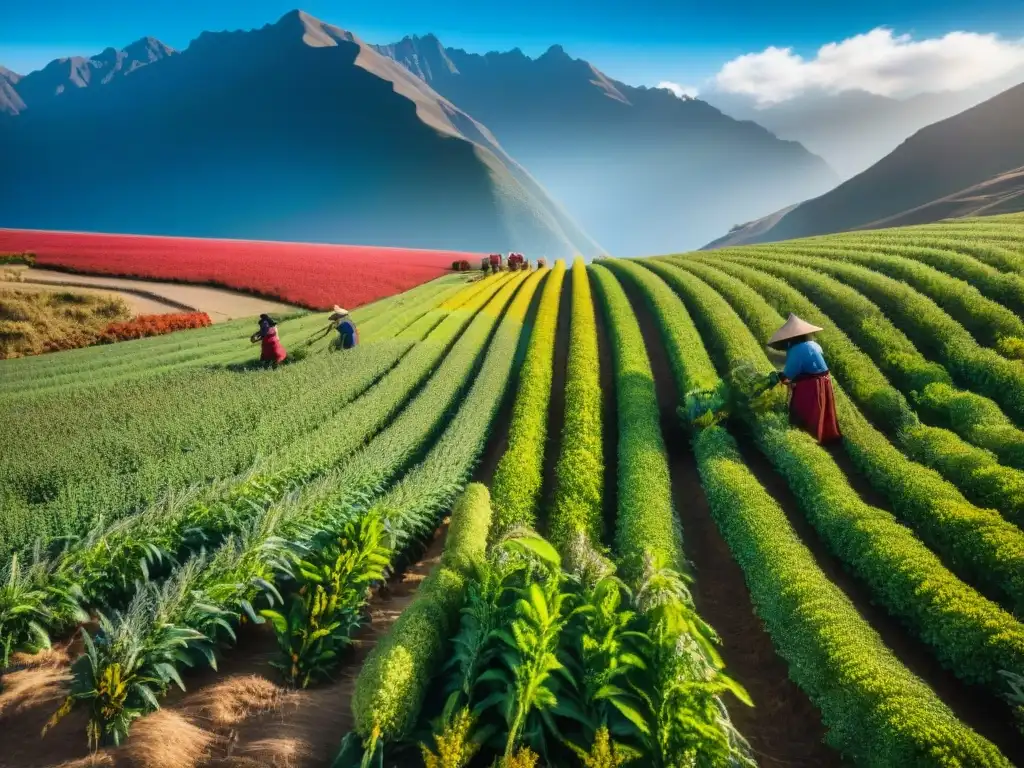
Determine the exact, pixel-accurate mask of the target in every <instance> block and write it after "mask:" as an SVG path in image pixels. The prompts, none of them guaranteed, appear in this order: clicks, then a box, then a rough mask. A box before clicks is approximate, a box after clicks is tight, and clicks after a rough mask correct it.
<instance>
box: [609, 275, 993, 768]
mask: <svg viewBox="0 0 1024 768" xmlns="http://www.w3.org/2000/svg"><path fill="white" fill-rule="evenodd" d="M616 271H617V272H618V274H620V275H621V276H622V277H623V278H624V279H628V280H630V281H631V282H632V283H633V284H634V285H635V286H636V288H637V290H638V291H639V292H640V293H641V294H642V295H643V297H644V300H645V302H646V303H647V305H648V306H649V307H650V309H651V311H652V313H653V315H654V317H655V319H656V321H657V324H658V327H659V329H660V332H661V338H662V342H663V344H664V346H665V350H666V353H667V354H668V357H669V360H670V361H671V364H672V372H673V378H674V380H675V384H676V390H677V397H678V400H679V402H681V403H684V404H685V403H686V400H687V398H688V397H692V394H691V393H693V392H696V391H714V390H720V389H722V388H723V387H724V382H722V380H721V379H719V377H718V374H717V372H716V371H715V368H714V365H713V363H712V361H711V358H710V357H709V355H708V353H707V350H706V349H705V347H704V344H703V342H702V341H701V338H700V334H699V333H698V332H697V328H696V326H695V325H694V324H693V320H692V319H691V317H690V315H689V313H688V312H687V310H686V307H685V305H684V304H683V302H682V301H681V300H680V298H679V297H678V296H677V295H676V294H675V293H674V292H673V291H672V289H671V288H670V287H669V286H668V285H667V284H666V283H665V282H664V281H663V280H662V279H661V278H659V277H658V276H657V275H655V274H653V273H650V272H648V271H646V270H644V269H642V268H640V267H638V266H636V265H634V264H629V263H626V264H624V265H622V266H621V267H619V268H618V269H617V270H616ZM680 413H681V418H682V421H683V423H684V425H685V426H686V427H687V428H688V429H689V430H691V433H692V434H693V446H694V453H695V455H696V459H697V468H698V471H699V472H700V476H701V481H702V484H703V485H704V489H705V493H706V494H707V497H708V503H709V506H710V509H711V514H712V516H713V518H714V520H715V522H716V524H717V526H718V528H719V530H720V531H721V533H722V537H723V538H724V539H725V541H726V544H727V545H728V546H729V549H730V551H731V552H732V553H733V556H734V557H735V558H736V560H737V562H738V563H739V565H740V567H741V569H742V570H743V574H744V578H745V580H746V583H747V587H748V589H749V590H750V594H751V598H752V600H753V602H754V606H755V609H756V611H757V613H758V615H759V616H760V617H761V619H762V620H763V621H764V622H765V625H766V628H767V630H768V633H769V635H770V636H771V638H772V642H773V645H774V646H775V648H776V650H777V651H778V652H779V654H780V655H781V656H782V657H783V658H784V659H785V660H786V661H787V662H788V664H789V668H790V674H791V676H792V677H793V679H794V681H795V682H796V683H797V684H798V685H799V686H800V688H801V689H802V690H803V691H804V692H806V693H807V695H808V696H809V697H810V699H811V701H812V702H813V703H814V704H815V706H816V707H818V709H819V710H820V711H821V713H822V718H823V721H824V723H825V725H826V726H827V727H828V729H829V730H828V735H827V737H826V739H827V741H828V743H829V744H830V745H831V746H832V747H834V748H835V749H837V750H838V751H839V752H840V753H841V754H842V755H843V756H844V757H846V758H847V759H849V760H851V761H852V762H854V763H855V764H857V765H876V764H880V763H885V762H892V763H894V764H896V763H898V764H899V765H908V766H911V765H931V764H932V754H933V752H932V750H933V749H934V747H935V746H936V745H937V744H938V745H942V747H943V748H946V749H948V750H949V752H947V753H946V754H948V755H949V756H950V757H951V758H953V759H958V760H960V762H961V763H966V764H976V765H1006V762H1005V761H1004V760H1002V759H1001V758H1000V756H999V755H998V752H997V751H995V750H994V749H993V748H992V747H991V745H989V744H987V743H986V742H985V741H984V740H983V739H981V738H979V737H978V735H977V734H976V733H974V732H973V731H971V730H970V729H969V728H967V727H966V726H964V724H963V723H961V722H960V721H959V720H957V719H956V717H955V716H954V714H953V713H952V712H951V711H950V710H949V708H948V707H946V706H945V705H944V704H943V703H942V701H941V700H939V699H938V697H937V696H936V695H935V693H934V691H932V690H931V688H929V687H928V686H927V685H926V684H925V683H923V682H922V681H921V680H920V679H918V678H917V677H915V676H914V675H913V674H912V673H911V672H910V671H909V670H908V669H907V668H906V667H904V666H903V665H902V664H901V663H900V662H899V660H898V659H896V658H895V656H894V655H893V654H892V652H891V651H890V650H889V649H888V648H886V647H885V645H884V644H883V642H882V640H881V638H880V637H879V636H878V634H877V633H876V632H875V630H874V629H873V628H872V627H871V626H870V624H868V622H866V621H865V620H864V618H863V617H862V616H861V615H860V613H859V612H858V610H857V608H856V607H855V606H854V605H853V604H852V603H851V602H850V600H849V599H848V598H847V597H846V595H845V594H843V592H842V591H841V590H839V589H838V588H837V587H836V586H835V585H834V584H833V583H832V582H831V581H829V579H828V577H827V576H826V575H825V574H824V573H823V572H822V570H821V569H820V568H819V567H818V565H817V563H816V562H815V560H814V557H813V555H812V554H811V553H810V551H809V550H808V549H807V548H806V546H804V544H803V543H802V542H801V541H800V539H799V537H798V536H797V535H796V533H795V532H794V531H793V529H792V527H791V525H790V524H789V521H788V520H787V518H786V515H785V513H784V512H783V510H782V509H781V508H780V507H779V505H778V503H777V502H776V501H775V499H773V498H772V497H771V496H770V495H769V494H768V493H767V492H766V491H765V490H764V488H763V487H762V486H761V485H760V483H759V482H758V481H757V479H756V478H755V477H754V475H753V473H752V472H751V471H750V470H749V469H748V468H747V467H746V466H745V465H744V464H743V462H742V460H741V459H740V457H739V453H738V451H737V448H736V443H735V440H733V438H732V437H731V436H730V435H729V434H728V433H727V432H726V431H725V429H724V428H723V427H722V426H720V425H718V424H715V423H714V422H713V420H708V419H707V418H706V417H698V418H697V419H696V421H695V420H694V419H693V418H691V416H692V415H695V414H688V413H687V411H686V409H685V407H683V408H680ZM893 704H895V706H892V705H893ZM954 764H955V763H954Z"/></svg>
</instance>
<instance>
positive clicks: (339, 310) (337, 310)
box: [334, 304, 348, 315]
mask: <svg viewBox="0 0 1024 768" xmlns="http://www.w3.org/2000/svg"><path fill="white" fill-rule="evenodd" d="M334 314H336V315H347V314H348V310H347V309H342V308H341V307H339V306H338V305H337V304H335V305H334Z"/></svg>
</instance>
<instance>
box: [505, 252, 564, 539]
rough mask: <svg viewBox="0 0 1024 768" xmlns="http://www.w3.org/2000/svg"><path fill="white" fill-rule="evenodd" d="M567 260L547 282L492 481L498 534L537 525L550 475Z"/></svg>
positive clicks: (561, 262) (558, 262) (555, 267)
mask: <svg viewBox="0 0 1024 768" xmlns="http://www.w3.org/2000/svg"><path fill="white" fill-rule="evenodd" d="M564 279H565V262H564V261H561V260H559V261H557V262H556V263H555V266H554V268H553V269H552V270H551V273H550V275H549V276H548V278H547V280H546V281H545V283H544V289H543V292H542V294H541V299H540V305H539V307H538V309H537V317H536V320H535V321H534V326H533V331H532V333H531V334H530V341H529V346H528V348H527V350H526V357H525V359H524V360H523V366H522V369H521V371H520V374H519V391H518V392H517V393H516V399H515V403H514V405H513V409H512V421H511V425H510V427H509V436H508V448H507V450H506V451H505V453H504V455H503V456H502V457H501V460H500V461H499V462H498V467H497V469H496V470H495V472H494V479H493V480H492V482H491V506H492V507H493V513H494V523H493V525H492V526H491V530H492V535H495V536H500V535H501V534H503V533H504V532H505V531H507V530H509V529H511V528H515V527H518V526H521V525H522V526H529V527H531V528H532V527H535V525H536V519H537V507H538V504H539V502H540V494H541V486H542V484H543V480H544V460H545V455H546V446H547V440H548V405H549V403H550V402H551V381H552V378H553V375H554V363H555V336H556V334H557V330H558V309H559V303H560V301H561V298H562V282H563V281H564Z"/></svg>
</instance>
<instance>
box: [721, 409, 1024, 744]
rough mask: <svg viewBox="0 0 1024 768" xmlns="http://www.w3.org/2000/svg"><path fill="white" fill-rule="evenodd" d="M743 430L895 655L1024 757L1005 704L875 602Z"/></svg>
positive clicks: (763, 474) (795, 518)
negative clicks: (965, 678)
mask: <svg viewBox="0 0 1024 768" xmlns="http://www.w3.org/2000/svg"><path fill="white" fill-rule="evenodd" d="M742 429H743V428H742V427H740V426H738V425H731V431H732V432H733V434H735V435H736V436H737V437H738V438H740V439H738V440H737V442H738V443H739V447H740V454H741V455H742V456H743V461H744V463H745V464H746V465H747V467H748V468H749V469H750V470H751V472H753V473H754V475H755V476H756V477H757V479H758V481H759V482H760V483H761V485H763V486H764V488H765V490H767V491H768V493H770V494H771V495H772V496H773V497H774V498H775V500H776V501H778V502H779V504H780V506H781V507H782V509H783V510H784V511H785V513H786V517H787V518H788V519H789V523H790V525H791V526H792V527H793V530H795V531H796V533H797V536H799V537H800V540H801V541H802V542H803V544H804V546H806V547H807V548H808V549H809V550H810V552H811V555H812V556H813V557H814V560H815V563H817V565H818V567H819V568H820V569H821V570H822V571H823V572H824V573H825V575H826V576H827V577H828V579H829V581H831V582H832V583H833V584H835V585H836V586H837V587H839V589H841V590H842V591H843V593H844V594H845V595H846V596H847V597H848V598H849V599H850V601H851V602H852V603H853V604H854V606H855V607H856V608H857V611H858V613H860V615H861V616H862V617H863V618H864V619H865V621H867V622H868V623H869V624H870V625H871V627H872V628H873V629H874V630H875V631H876V632H877V633H878V634H879V635H880V636H881V638H882V642H884V643H885V645H886V647H887V648H888V649H889V650H890V651H892V652H893V654H894V655H895V656H896V658H898V659H899V660H900V662H901V663H902V664H903V665H904V666H905V667H907V668H908V669H909V670H910V671H911V672H913V673H914V674H915V675H917V676H918V677H919V678H921V679H922V680H924V681H925V682H926V683H927V684H928V685H929V686H930V687H931V688H932V689H933V690H934V691H935V692H936V693H937V694H938V695H939V697H940V698H941V699H942V700H943V702H945V704H946V705H947V706H948V707H949V708H950V709H952V710H953V712H954V713H955V714H956V716H957V717H959V718H960V719H961V720H963V721H964V722H965V723H967V724H968V725H969V726H971V727H972V728H974V729H975V730H976V731H977V732H978V733H980V734H982V735H983V736H985V738H987V739H989V740H990V741H991V742H992V743H993V744H995V745H996V746H998V747H999V748H1000V749H1001V750H1002V751H1003V754H1005V755H1006V756H1007V757H1009V758H1010V759H1012V760H1014V761H1020V760H1022V759H1024V736H1022V735H1021V734H1020V733H1018V732H1017V731H1016V729H1015V728H1014V726H1013V722H1012V718H1011V716H1010V714H1009V711H1008V708H1007V707H1006V705H1005V704H1003V703H1002V702H1001V701H1000V700H998V699H997V698H996V697H995V696H993V695H992V694H991V693H989V692H988V691H987V690H986V689H984V688H982V687H980V686H971V685H967V684H966V683H963V682H962V681H960V680H959V679H957V677H956V676H954V675H953V674H952V673H951V672H949V671H948V670H946V669H943V667H942V665H941V664H940V663H939V661H938V660H937V659H936V658H935V656H934V655H933V652H932V650H931V649H930V648H929V647H928V646H927V645H925V644H924V643H923V642H922V641H920V640H918V639H917V638H916V637H914V636H913V635H912V634H910V632H908V631H907V630H906V629H905V628H904V627H903V626H902V625H901V624H900V622H899V621H898V620H896V619H895V618H893V617H892V616H890V615H889V614H888V613H887V612H886V610H885V609H884V608H883V607H881V606H878V605H875V604H874V603H873V601H872V596H871V590H870V589H869V588H868V586H867V585H866V584H864V583H863V582H861V581H859V580H858V579H857V578H855V577H854V576H853V575H851V574H850V573H849V572H847V571H846V569H845V568H844V567H843V564H842V562H841V561H840V560H839V559H838V558H837V557H835V556H834V555H832V553H831V552H830V551H829V550H828V548H827V546H826V545H825V543H824V542H823V541H822V540H821V538H820V537H819V536H818V533H817V531H815V530H814V527H813V526H812V525H811V524H810V523H809V522H808V521H807V518H806V517H805V516H804V515H803V513H802V512H801V511H800V506H799V502H798V501H797V500H796V497H795V496H793V494H792V492H791V491H790V490H789V487H788V485H787V484H786V480H785V478H783V477H782V476H781V475H779V474H778V473H777V472H775V470H774V469H773V468H772V466H771V463H770V462H769V461H768V459H767V458H765V456H764V454H762V453H761V452H760V451H758V450H757V449H756V448H755V447H754V445H753V441H752V438H748V439H743V437H742Z"/></svg>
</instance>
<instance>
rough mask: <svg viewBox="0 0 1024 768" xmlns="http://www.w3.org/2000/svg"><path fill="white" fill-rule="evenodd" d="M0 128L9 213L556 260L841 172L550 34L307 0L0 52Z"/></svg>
mask: <svg viewBox="0 0 1024 768" xmlns="http://www.w3.org/2000/svg"><path fill="white" fill-rule="evenodd" d="M0 141H2V142H3V146H4V147H5V148H6V149H7V153H6V159H5V169H4V171H5V184H4V185H3V186H2V188H0V226H11V227H37V228H57V229H81V230H89V231H111V232H145V233H153V234H167V235H195V236H215V237H240V238H269V239H289V240H291V239H299V240H312V241H318V240H319V241H332V242H349V243H365V244H381V245H395V246H413V247H424V248H430V247H437V248H452V249H470V250H477V251H492V250H521V251H524V252H529V253H531V254H532V255H542V254H543V255H548V256H562V255H572V254H573V253H575V252H579V253H582V254H584V255H586V256H591V255H596V254H598V253H602V252H611V253H617V254H620V255H635V254H645V253H655V252H667V251H678V250H682V249H686V248H687V247H696V246H698V245H700V244H701V243H702V242H705V241H706V240H707V239H709V238H711V237H713V236H714V235H716V234H720V233H721V232H722V231H723V230H724V229H727V228H728V227H729V226H731V225H733V224H735V223H736V222H738V221H743V220H745V219H749V218H752V217H755V216H760V215H763V214H765V213H767V212H770V211H771V210H774V209H775V208H778V207H780V206H783V205H786V204H791V203H793V202H796V201H798V200H801V199H805V198H807V197H810V196H813V195H815V194H820V193H821V192H823V191H825V190H827V189H829V188H830V187H831V186H833V185H834V183H835V182H836V180H837V178H836V176H835V174H834V173H833V172H832V170H831V169H830V168H828V166H827V165H826V163H825V162H824V161H822V160H821V159H820V158H818V157H816V156H814V155H813V154H811V153H810V152H808V151H807V150H805V149H804V148H803V147H802V146H800V145H799V144H797V143H795V142H789V141H780V140H779V139H777V138H775V137H774V136H772V135H771V134H770V133H769V132H768V131H766V130H765V129H763V128H761V127H760V126H758V125H754V124H753V123H749V122H739V121H736V120H733V119H732V118H729V117H726V116H725V115H723V114H722V113H721V112H719V111H718V110H717V109H715V108H713V107H711V106H709V105H707V104H705V103H703V102H700V101H695V100H684V99H679V98H677V97H676V96H674V95H673V94H671V93H670V92H668V91H664V90H660V89H649V88H634V87H631V86H627V85H624V84H622V83H618V82H616V81H613V80H611V79H609V78H607V77H606V76H604V75H603V74H602V73H600V72H599V71H598V70H596V69H595V68H594V67H592V66H591V65H590V64H588V63H587V62H585V61H581V60H578V59H573V58H571V57H570V56H569V55H568V54H566V53H565V51H564V50H562V49H561V48H560V47H558V46H554V47H552V48H551V49H550V50H549V51H548V52H547V53H546V54H544V55H543V56H541V57H539V58H537V59H530V58H528V57H526V56H525V55H523V54H522V53H521V52H520V51H518V50H515V51H511V52H508V53H492V54H487V55H486V56H482V55H476V54H469V53H466V52H464V51H457V50H452V49H445V48H444V47H443V46H442V45H441V43H440V42H439V41H438V40H437V39H436V38H434V37H425V38H407V39H406V40H403V41H402V42H401V43H398V44H395V45H393V46H382V47H374V46H370V45H366V44H364V43H363V42H362V41H361V40H359V39H358V38H356V37H355V36H353V35H351V34H350V33H348V32H345V31H344V30H342V29H340V28H338V27H333V26H330V25H327V24H324V23H323V22H321V21H319V20H317V19H314V18H313V17H311V16H309V15H308V14H305V13H301V12H298V11H293V12H291V13H289V14H286V15H285V16H284V17H282V18H281V19H280V20H279V21H278V22H276V23H275V24H271V25H267V26H265V27H263V28H262V29H258V30H252V31H245V32H220V33H211V32H206V33H203V34H202V35H200V36H199V37H198V38H197V39H196V40H195V41H193V42H192V43H191V44H190V45H189V46H188V47H187V49H185V50H184V51H182V52H176V51H174V50H173V49H171V48H169V47H168V46H165V45H163V44H162V43H160V42H159V41H157V40H155V39H153V38H146V39H144V40H141V41H138V42H136V43H133V44H132V45H130V46H128V47H126V48H124V49H123V50H116V49H113V48H109V49H107V50H105V51H103V52H102V53H101V54H98V55H97V56H94V57H90V58H84V57H71V58H65V59H59V60H57V61H54V62H52V63H51V64H49V65H48V66H47V67H45V68H43V69H42V70H40V71H38V72H33V73H31V74H28V75H25V76H19V75H17V74H15V73H12V72H9V71H6V70H3V71H2V72H0ZM542 185H543V186H542ZM548 191H550V192H551V194H549V193H548ZM556 201H557V202H556ZM577 222H578V223H577Z"/></svg>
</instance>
